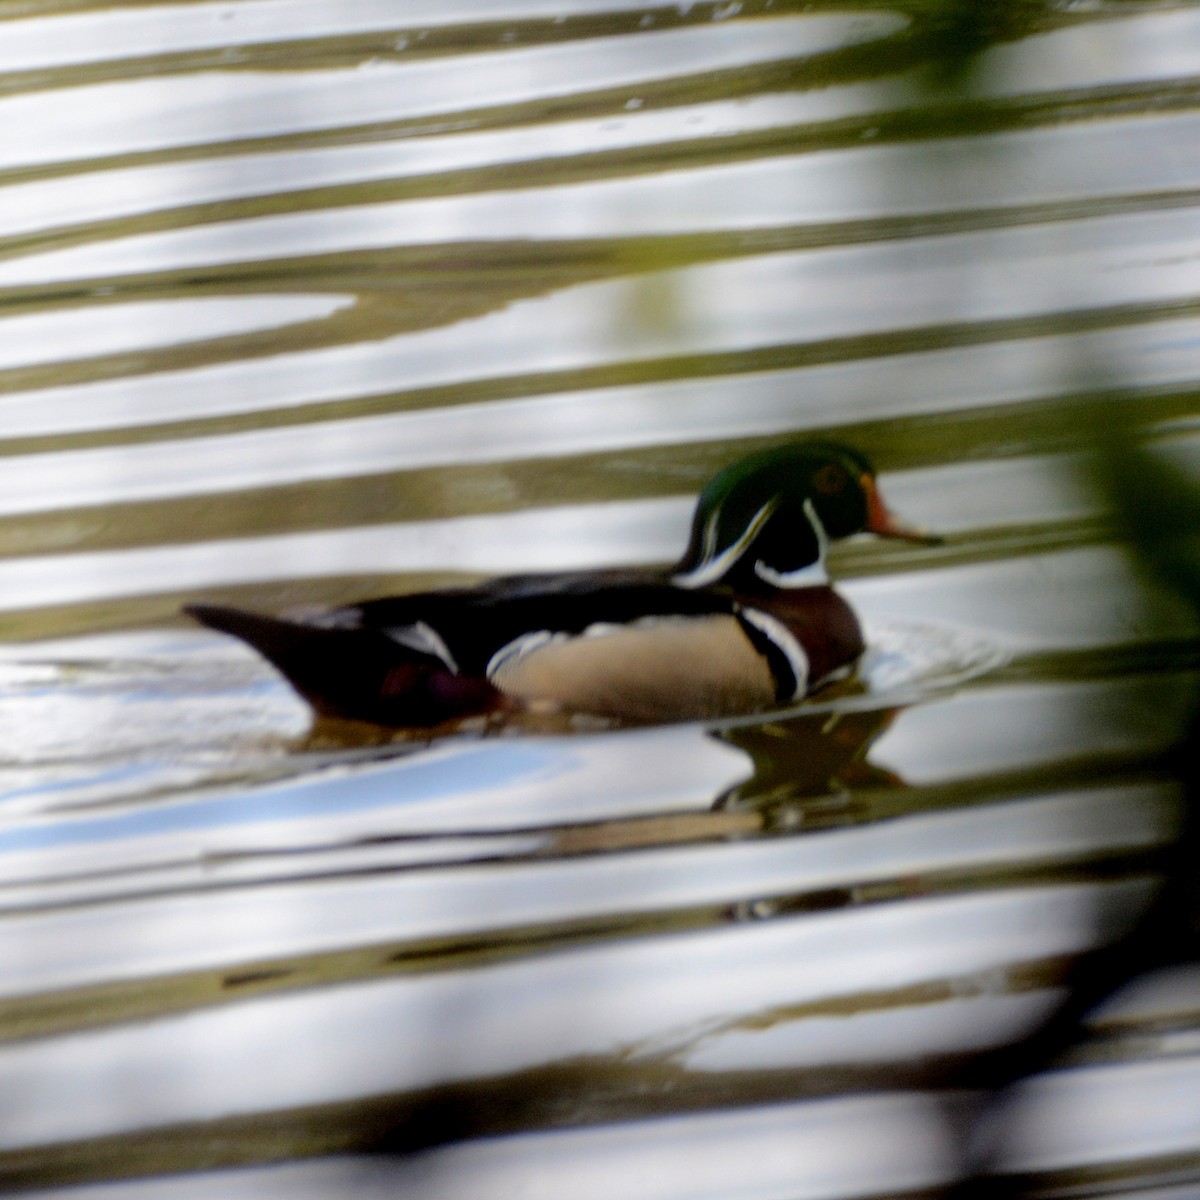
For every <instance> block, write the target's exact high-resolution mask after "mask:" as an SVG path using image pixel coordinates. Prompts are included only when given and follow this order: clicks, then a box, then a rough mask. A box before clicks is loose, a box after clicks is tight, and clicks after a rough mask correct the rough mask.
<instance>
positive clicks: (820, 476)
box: [813, 463, 846, 496]
mask: <svg viewBox="0 0 1200 1200" xmlns="http://www.w3.org/2000/svg"><path fill="white" fill-rule="evenodd" d="M845 486H846V472H845V471H843V470H842V468H841V467H839V466H838V465H837V464H836V463H826V465H825V466H823V467H822V468H821V469H820V470H819V471H818V472H817V473H816V475H815V476H814V477H813V487H814V488H816V490H817V491H818V492H820V493H821V494H822V495H823V496H836V495H837V494H838V492H840V491H841V490H842V489H843V488H844V487H845Z"/></svg>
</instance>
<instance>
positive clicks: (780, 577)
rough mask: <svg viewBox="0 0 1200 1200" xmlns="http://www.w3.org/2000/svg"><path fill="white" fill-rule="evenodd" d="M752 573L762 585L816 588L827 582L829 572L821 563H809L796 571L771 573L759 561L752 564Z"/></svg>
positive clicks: (769, 569) (765, 565) (768, 568)
mask: <svg viewBox="0 0 1200 1200" xmlns="http://www.w3.org/2000/svg"><path fill="white" fill-rule="evenodd" d="M754 573H755V575H757V576H758V577H759V579H761V580H762V581H763V583H769V584H770V585H771V586H772V587H777V588H800V587H818V586H820V585H821V584H825V583H828V582H829V572H828V571H826V570H825V564H824V563H823V562H815V563H809V564H808V566H807V567H801V568H800V569H799V570H798V571H772V570H771V568H770V567H768V566H767V564H766V563H764V562H761V561H760V562H756V563H755V564H754Z"/></svg>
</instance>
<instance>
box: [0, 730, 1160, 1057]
mask: <svg viewBox="0 0 1200 1200" xmlns="http://www.w3.org/2000/svg"><path fill="white" fill-rule="evenodd" d="M522 755H524V757H525V759H527V760H530V761H529V762H527V764H526V766H525V769H524V770H523V771H518V772H517V773H516V774H515V775H513V774H512V772H511V771H510V770H509V769H508V767H507V766H506V759H512V758H514V757H516V758H518V759H519V758H520V757H521V756H522ZM539 757H540V758H541V759H542V760H543V765H542V766H541V768H540V769H536V768H535V769H530V763H534V764H536V763H537V761H538V759H539ZM460 759H466V760H468V765H467V769H466V770H465V771H464V772H463V774H462V776H461V779H460V781H459V782H458V784H457V788H456V787H455V786H454V785H455V780H456V774H455V772H456V764H457V761H458V760H460ZM489 763H492V764H494V772H495V774H494V777H493V778H491V779H489V778H488V764H489ZM556 764H557V766H558V769H557V770H555V769H553V768H554V767H555V765H556ZM614 764H619V765H615V766H614ZM615 771H620V772H623V773H624V774H623V775H622V781H623V782H622V783H621V785H620V787H621V789H622V790H623V789H624V788H625V786H626V785H625V783H624V780H626V779H628V780H629V781H631V782H632V781H640V782H641V784H642V786H643V788H644V790H645V793H646V799H647V801H649V799H650V797H651V795H653V794H655V787H656V786H661V788H662V792H661V794H659V808H658V811H659V812H660V813H662V812H668V811H678V810H681V809H682V810H686V809H687V808H689V807H690V808H691V810H692V811H695V812H701V811H704V810H706V809H707V808H708V807H709V806H710V805H711V803H712V799H713V797H714V796H715V795H719V794H720V793H721V792H722V791H724V790H725V789H726V788H728V787H731V786H733V785H734V784H735V783H737V782H740V781H742V780H744V779H745V778H746V777H747V776H748V775H749V774H751V768H750V764H749V760H748V757H747V756H745V755H743V754H742V753H741V752H739V751H736V750H734V749H732V748H731V747H729V746H726V745H724V744H723V743H721V742H718V741H716V740H715V739H713V738H711V737H709V736H708V735H707V734H706V733H705V732H704V731H703V729H701V728H700V727H695V726H692V727H678V726H676V727H670V728H666V729H661V730H654V731H644V732H642V731H639V732H638V733H635V734H629V733H622V734H618V735H598V736H594V737H588V738H582V739H578V740H575V741H567V740H565V739H558V740H557V741H555V742H551V743H546V744H544V743H541V742H539V741H536V740H531V739H524V740H523V741H522V743H521V745H520V746H518V747H517V748H516V749H513V748H512V747H510V746H507V745H505V744H501V745H486V746H482V747H468V748H465V749H464V748H462V747H449V748H446V749H444V750H443V751H441V752H440V753H439V754H438V756H437V757H432V756H429V755H424V756H422V757H421V758H420V759H417V760H414V761H413V762H411V763H409V764H408V765H405V764H404V763H400V764H393V765H392V766H389V767H384V768H379V769H373V768H367V769H366V770H364V771H361V772H359V773H356V774H355V775H354V776H353V777H352V778H346V777H345V776H342V777H341V778H338V779H336V780H333V781H331V780H323V779H321V778H315V779H308V780H301V781H299V782H294V783H289V784H285V785H283V786H281V787H271V788H260V789H256V790H253V791H249V792H246V791H245V790H242V791H240V792H238V793H236V800H237V801H238V802H240V803H241V804H242V805H243V806H244V808H245V810H246V812H245V816H246V820H244V821H243V820H239V819H237V818H233V817H231V816H230V809H231V805H230V804H229V803H224V804H222V803H219V802H220V801H222V800H224V799H225V797H223V796H221V795H219V794H214V793H212V792H209V793H208V795H207V796H205V797H200V798H198V799H197V798H189V799H186V800H183V801H181V802H179V803H178V804H176V805H173V806H172V808H174V809H176V810H187V811H193V810H194V812H195V814H196V816H197V817H198V818H199V820H197V821H196V822H195V823H194V824H193V826H192V827H191V828H188V829H187V830H186V831H178V832H175V833H173V834H161V833H159V834H154V835H145V836H142V837H138V836H137V832H136V826H137V825H138V824H142V825H145V826H150V827H153V825H154V824H155V820H156V816H157V817H158V818H160V819H161V818H162V816H163V814H162V813H157V814H156V813H155V811H154V810H147V811H146V812H145V813H144V814H142V816H141V817H140V820H139V819H138V818H137V817H136V816H133V817H131V816H130V815H129V814H120V813H118V814H116V815H115V816H112V817H108V818H106V817H105V816H104V814H102V813H81V814H79V815H78V817H76V818H72V817H71V815H70V814H60V815H59V816H58V817H57V819H55V820H54V821H53V822H47V823H46V824H45V825H44V826H43V828H44V831H45V835H46V846H45V847H44V848H43V849H42V850H40V851H33V850H27V851H7V850H5V851H4V854H3V864H4V875H5V878H6V881H11V882H6V885H5V887H4V889H3V892H2V893H0V899H2V900H3V901H4V905H5V908H8V907H9V906H10V905H17V904H21V903H25V904H28V903H35V904H59V903H66V904H68V905H70V903H71V901H72V900H73V899H79V900H82V899H85V898H86V899H88V900H90V901H91V903H89V904H86V905H84V906H73V907H67V908H64V909H61V910H58V911H50V912H32V913H29V914H22V913H19V912H11V913H8V914H7V915H6V917H5V919H4V921H3V922H0V951H2V952H3V957H4V961H6V962H7V963H8V964H9V965H8V968H7V969H6V973H5V975H4V977H3V980H0V994H2V995H5V996H17V995H31V994H36V993H38V992H44V991H50V990H53V989H56V988H69V987H83V986H87V985H89V984H98V983H103V982H106V981H114V980H117V979H137V978H139V977H147V976H154V975H166V974H169V973H171V972H176V971H193V970H210V969H220V968H221V967H222V966H228V965H229V963H230V955H231V947H236V951H235V953H236V955H237V958H238V960H239V961H241V962H247V963H248V962H253V961H255V960H256V959H261V958H271V957H287V956H291V955H304V954H316V953H322V952H330V951H336V950H340V949H343V948H349V947H354V946H369V945H373V944H380V945H382V944H386V943H387V942H390V941H403V940H418V939H422V938H438V937H449V936H453V935H454V934H455V933H460V934H461V933H463V932H466V931H469V932H470V933H471V935H472V936H475V935H477V934H481V933H484V932H495V931H498V930H503V929H519V928H521V927H522V926H525V925H530V924H538V923H541V922H553V921H584V920H589V919H596V918H602V917H612V916H616V915H619V914H622V913H645V914H653V913H656V912H669V911H671V910H679V909H685V908H689V907H699V906H716V905H729V904H737V903H738V902H740V901H745V900H752V899H756V898H759V897H774V896H790V895H796V894H800V893H802V892H807V891H818V890H821V889H824V888H837V887H859V886H866V885H868V884H870V883H872V882H875V881H883V882H886V881H889V880H893V879H899V878H906V877H916V876H921V875H925V874H928V873H931V872H937V871H939V870H949V871H953V872H958V871H971V870H975V869H988V868H996V867H1001V866H1004V865H1006V864H1007V865H1020V864H1024V863H1028V862H1030V861H1031V860H1035V861H1038V862H1047V861H1055V860H1057V859H1063V860H1068V861H1069V860H1071V859H1074V858H1079V857H1087V856H1088V855H1090V854H1096V853H1100V852H1104V851H1108V852H1110V853H1111V852H1114V851H1122V850H1132V849H1135V848H1146V847H1149V846H1153V845H1157V844H1161V843H1162V842H1163V841H1165V840H1167V839H1168V838H1169V836H1170V834H1171V831H1172V826H1173V824H1174V805H1173V803H1171V801H1172V800H1173V799H1174V797H1173V796H1172V794H1171V792H1170V791H1169V790H1168V789H1166V788H1162V787H1148V786H1142V787H1136V788H1134V787H1130V788H1111V787H1110V788H1102V789H1097V790H1093V791H1087V792H1074V793H1064V794H1062V795H1056V796H1051V797H1040V798H1036V799H1032V800H1015V801H1008V802H1006V803H1005V804H998V805H987V806H980V807H973V808H967V809H964V810H960V811H953V812H941V813H935V814H919V815H910V816H907V817H905V818H904V819H903V820H893V821H882V822H878V823H876V824H872V825H867V826H862V827H859V828H855V829H849V830H837V831H832V832H824V833H820V834H816V835H809V836H801V837H788V838H768V839H765V840H764V839H753V840H749V841H744V842H726V841H722V842H719V843H717V844H715V845H697V846H688V847H673V848H653V849H643V850H639V851H638V853H637V854H635V855H628V854H624V855H622V854H615V855H614V854H608V855H597V856H591V857H585V858H568V859H565V860H560V861H543V862H540V863H539V862H534V863H528V862H525V863H516V864H511V865H506V864H501V863H490V864H485V865H476V864H456V865H454V866H453V867H449V868H448V867H447V865H446V863H445V862H444V861H443V862H442V863H441V864H434V865H431V866H430V867H428V868H427V869H426V870H424V871H420V872H405V871H396V870H395V869H392V870H391V871H387V872H380V873H379V874H374V875H370V876H364V875H363V874H362V873H361V872H362V869H363V866H364V865H365V864H364V861H363V860H362V858H361V856H360V857H359V858H358V859H357V860H350V864H349V865H350V867H351V871H352V874H350V875H349V876H348V877H344V878H336V877H334V878H328V877H327V878H324V879H321V878H317V877H315V875H316V871H317V870H320V871H321V873H324V874H326V875H328V874H329V872H330V871H331V868H332V863H331V862H330V861H329V859H330V856H329V854H328V852H327V851H324V852H322V853H321V854H315V855H313V857H312V859H311V860H310V859H298V858H297V856H296V855H288V856H286V857H285V858H282V859H280V860H277V861H276V862H274V863H273V862H272V860H271V859H270V858H269V857H266V858H263V857H255V858H251V859H250V860H249V861H248V862H247V863H245V864H244V866H243V867H242V870H241V871H239V863H238V862H237V861H236V860H235V861H234V862H232V863H229V864H228V865H227V866H226V867H223V866H222V864H221V862H220V861H219V860H217V861H212V862H208V863H200V862H194V863H193V864H192V867H191V870H190V871H187V872H185V871H183V870H182V869H180V867H179V866H178V863H179V860H180V859H181V858H183V857H185V856H192V857H199V855H201V854H211V853H217V852H219V851H220V850H222V849H225V850H229V849H235V850H236V849H239V848H240V849H243V850H244V849H245V848H246V847H247V846H251V845H256V844H257V845H261V846H264V847H278V846H291V845H295V842H296V839H297V837H299V836H303V834H304V832H305V831H307V830H308V829H309V827H310V826H311V825H314V824H318V827H322V828H324V830H325V835H326V836H328V837H330V838H337V839H346V838H349V837H352V836H354V832H355V831H356V830H357V831H358V833H359V835H360V836H362V835H363V833H364V831H365V830H370V828H371V827H370V826H368V825H366V824H365V821H364V817H365V815H366V812H367V811H371V812H372V813H373V815H374V820H375V826H374V830H373V831H374V832H376V833H377V832H378V831H379V829H381V828H386V829H387V830H388V831H389V832H390V834H391V835H392V836H393V837H395V836H403V835H411V834H413V833H416V832H435V831H436V832H440V834H441V835H442V836H441V837H439V838H438V840H437V841H436V843H434V846H433V847H432V848H436V847H437V846H442V845H443V844H446V846H447V851H448V853H450V854H453V853H454V842H453V840H452V838H451V839H449V840H448V838H447V835H453V834H454V833H455V831H467V830H470V831H475V832H478V831H482V830H485V829H488V828H494V829H496V830H504V829H520V828H526V829H527V828H529V827H530V826H531V825H534V824H535V823H536V822H538V821H545V820H547V819H549V820H550V821H558V820H563V821H570V822H576V821H583V820H587V819H589V817H593V818H594V815H595V813H596V810H597V805H598V804H600V803H602V802H603V799H604V791H605V787H606V786H610V787H611V786H612V785H613V777H614V773H615ZM439 772H440V773H439ZM431 776H432V777H433V780H432V781H433V782H434V783H436V786H431ZM447 784H448V785H449V786H448V787H447V786H446V785H447ZM372 788H373V789H374V792H375V795H376V797H380V796H388V797H390V798H391V800H390V803H388V804H387V805H386V807H380V806H379V805H378V803H376V807H375V808H374V809H371V810H364V811H363V812H361V813H360V812H359V811H358V806H357V802H358V801H359V800H360V798H362V797H365V796H366V795H368V794H369V792H370V789H372ZM443 788H444V789H445V790H444V791H443V790H441V789H443ZM614 790H616V789H614ZM566 795H569V796H570V797H571V801H570V808H569V811H564V800H563V797H564V796H566ZM635 799H636V798H635ZM205 800H207V801H208V804H209V806H210V807H211V808H212V809H213V813H212V816H211V818H210V819H209V822H208V823H205V822H204V811H205ZM214 801H216V802H218V803H214ZM577 801H578V807H577V805H576V802H577ZM260 809H261V810H262V811H267V812H271V813H274V814H275V819H274V820H273V821H271V822H259V821H256V820H255V819H254V816H255V813H256V812H258V811H260ZM343 811H344V813H345V815H346V817H347V818H348V820H347V823H346V825H345V826H342V827H340V828H339V826H338V823H337V822H338V816H339V814H340V813H342V812H343ZM635 811H637V805H636V802H635V803H631V804H630V805H628V807H626V806H624V805H622V806H621V807H620V809H618V808H617V806H615V805H612V803H611V799H610V805H609V808H608V811H607V814H606V815H608V816H616V815H621V816H624V815H630V814H632V813H633V812H635ZM650 811H652V810H650ZM106 821H107V823H108V824H109V825H111V826H112V829H111V830H110V831H108V832H106V831H105V830H104V826H105V824H106ZM164 823H166V824H178V823H179V818H178V816H176V817H175V820H174V821H172V814H171V812H170V810H167V813H166V821H165V822H164ZM74 825H78V826H80V829H79V833H78V834H76V835H73V833H72V827H73V826H74ZM122 830H124V831H125V832H124V835H123V836H117V835H118V834H120V832H121V831H122ZM17 834H18V836H21V837H23V838H26V839H27V840H35V839H36V828H30V827H24V828H22V827H18V828H17ZM73 836H74V837H75V838H77V839H78V840H72V839H73ZM310 836H311V834H310ZM4 840H5V839H3V831H0V848H3V843H4ZM113 852H115V853H116V854H117V855H120V856H128V857H129V861H130V863H137V865H139V866H140V867H141V868H143V872H139V874H138V875H134V876H125V877H122V876H120V875H117V876H115V877H114V878H113V880H112V882H113V885H114V888H117V889H124V890H128V889H131V888H132V889H135V890H137V889H139V888H148V889H152V890H153V889H157V888H164V889H165V888H169V887H170V885H171V883H172V882H174V885H175V887H176V888H178V889H179V890H178V891H177V892H176V893H175V894H173V895H172V894H166V895H153V894H152V895H149V896H134V897H133V898H130V899H123V898H116V899H113V900H109V901H107V902H105V899H104V897H103V895H102V894H100V893H98V892H97V891H96V886H97V880H96V878H95V877H93V876H91V875H90V874H89V873H88V868H89V867H91V868H93V869H95V868H100V869H103V870H107V871H113V870H114V869H115V868H116V867H117V865H118V863H119V861H120V860H119V859H116V860H114V859H113V858H112V857H111V855H112V854H113ZM156 859H157V860H158V861H161V862H164V863H166V864H171V863H174V864H176V869H175V871H174V872H173V874H174V875H175V879H174V881H172V879H171V873H167V872H159V873H157V874H155V875H153V876H152V877H150V878H149V880H144V879H143V878H141V875H142V874H143V873H144V869H145V868H146V867H147V866H148V865H151V864H153V863H154V862H155V861H156ZM39 863H40V865H41V869H42V870H43V871H47V872H48V873H49V874H50V880H49V881H48V882H43V883H39V882H38V881H37V878H36V872H37V870H38V864H39ZM310 864H311V866H310ZM306 868H309V869H313V870H314V877H310V878H303V876H304V875H305V873H306ZM273 870H275V871H277V872H278V873H279V874H280V875H283V876H285V878H283V879H281V880H276V881H272V880H271V878H270V873H271V872H272V871H273ZM72 871H82V872H84V875H83V877H82V878H79V879H77V880H74V881H72V880H71V879H70V877H69V872H72ZM30 873H32V877H31V878H29V879H28V881H27V882H26V886H24V887H21V888H17V887H16V886H14V885H15V884H17V883H19V882H22V877H23V876H26V875H28V874H30ZM288 874H291V876H292V878H291V879H289V878H286V876H287V875H288ZM296 876H299V877H300V880H299V882H296V881H294V880H295V878H296ZM239 879H240V880H241V881H242V882H244V883H246V884H249V885H250V886H243V887H236V886H230V885H233V884H236V883H237V882H238V881H239ZM99 882H101V883H103V882H104V881H103V880H100V881H99ZM189 883H191V884H193V885H200V886H203V885H204V884H206V883H209V884H216V885H221V884H224V885H226V886H225V887H224V888H221V887H217V888H215V889H214V890H212V891H205V892H204V894H203V898H202V899H200V898H198V897H197V894H196V892H195V891H192V890H190V889H189V888H188V884H189ZM701 1045H702V1046H703V1045H704V1043H702V1044H701Z"/></svg>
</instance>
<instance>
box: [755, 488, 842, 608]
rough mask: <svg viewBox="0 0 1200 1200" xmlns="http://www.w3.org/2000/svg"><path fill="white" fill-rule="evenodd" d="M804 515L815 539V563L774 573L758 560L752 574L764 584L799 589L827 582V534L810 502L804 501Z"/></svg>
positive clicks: (774, 571)
mask: <svg viewBox="0 0 1200 1200" xmlns="http://www.w3.org/2000/svg"><path fill="white" fill-rule="evenodd" d="M804 515H805V516H806V517H807V518H808V523H809V524H810V525H811V526H812V531H813V535H814V536H815V537H816V539H817V561H816V562H811V563H809V564H808V565H807V566H804V567H799V568H798V569H797V570H795V571H776V570H774V569H773V568H771V567H768V566H767V564H766V563H765V562H763V561H762V560H761V559H760V560H759V561H758V562H756V563H755V564H754V573H755V575H757V576H758V577H759V579H761V580H762V581H763V582H764V583H769V584H770V585H771V586H772V587H777V588H801V587H819V586H822V585H824V584H827V583H828V582H829V572H828V571H826V569H825V555H826V554H827V553H828V551H829V534H828V533H826V532H825V526H824V525H823V524H822V522H821V518H820V517H818V516H817V510H816V509H815V508H814V507H813V502H812V501H811V500H808V499H806V500H805V501H804Z"/></svg>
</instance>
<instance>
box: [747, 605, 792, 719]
mask: <svg viewBox="0 0 1200 1200" xmlns="http://www.w3.org/2000/svg"><path fill="white" fill-rule="evenodd" d="M741 618H742V620H743V621H745V622H746V623H747V624H749V625H753V626H754V628H755V629H757V630H758V631H759V633H761V634H762V635H763V636H764V637H765V638H766V639H767V640H768V641H769V642H770V643H771V645H773V646H774V647H775V649H776V650H778V651H779V653H780V654H782V655H783V657H784V658H786V659H787V663H788V666H789V667H791V669H792V675H793V676H794V677H795V680H796V689H795V691H794V692H792V694H791V696H789V697H786V699H789V700H799V699H801V698H802V697H803V696H804V695H805V693H806V692H807V691H808V655H807V654H805V653H804V647H803V646H801V645H800V642H799V640H798V639H797V638H796V635H795V634H794V633H792V631H791V630H790V629H789V628H788V627H787V626H786V625H785V624H784V623H783V622H782V621H780V620H777V619H776V618H775V617H773V616H771V615H770V613H765V612H761V611H760V610H759V609H757V608H743V609H742V610H741Z"/></svg>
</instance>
